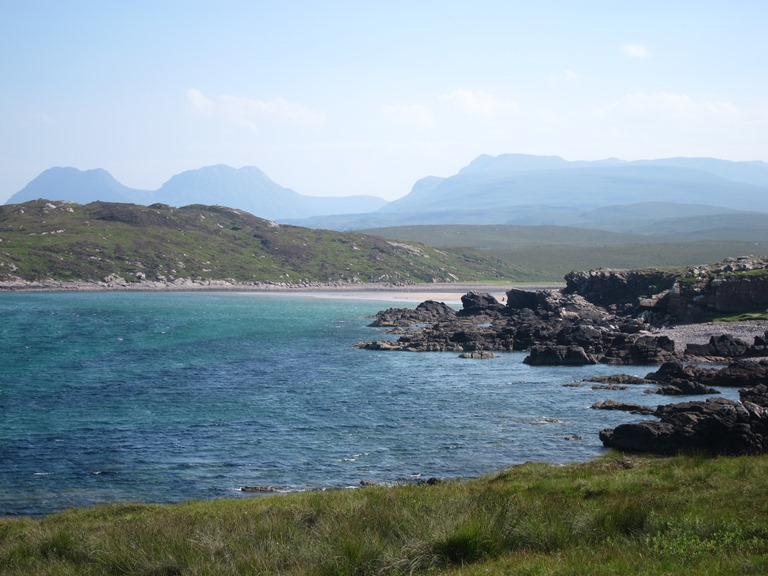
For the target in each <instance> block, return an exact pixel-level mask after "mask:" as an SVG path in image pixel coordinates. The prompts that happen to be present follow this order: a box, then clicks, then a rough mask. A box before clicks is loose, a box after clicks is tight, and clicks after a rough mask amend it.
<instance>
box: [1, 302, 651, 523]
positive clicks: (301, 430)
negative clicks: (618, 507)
mask: <svg viewBox="0 0 768 576" xmlns="http://www.w3.org/2000/svg"><path fill="white" fill-rule="evenodd" d="M391 305H392V303H390V302H375V301H366V300H340V299H323V298H316V297H295V296H292V297H287V296H278V295H274V294H235V293H222V294H215V293H128V294H125V293H61V294H56V293H47V294H0V515H12V514H33V515H37V514H45V513H49V512H52V511H56V510H60V509H63V508H67V507H72V506H84V505H91V504H95V503H99V502H114V501H137V500H138V501H147V502H174V501H180V500H187V499H200V498H218V497H232V496H234V497H238V496H241V495H242V492H240V490H239V489H240V487H241V486H247V485H269V486H276V487H279V488H280V489H281V490H286V491H289V490H306V489H317V488H329V487H345V486H354V485H358V484H359V482H360V481H361V480H371V481H375V482H388V483H395V482H408V481H413V480H414V479H416V478H419V477H421V478H427V477H430V476H437V477H457V476H459V477H469V476H477V475H480V474H484V473H488V472H492V471H495V470H498V469H501V468H503V467H506V466H510V465H513V464H517V463H520V462H524V461H527V460H543V461H550V462H569V461H575V460H585V459H588V458H590V457H593V456H595V455H597V454H599V453H600V452H601V451H602V448H601V445H600V442H599V439H598V436H597V433H598V431H599V430H600V429H602V428H604V427H608V426H615V425H617V424H619V423H621V422H625V421H630V420H633V419H637V418H638V417H636V416H632V415H628V414H625V413H617V412H608V411H595V410H591V409H590V408H589V406H590V405H591V404H593V403H594V402H596V401H598V400H604V399H606V398H612V399H615V400H625V401H634V402H640V403H645V404H656V403H658V397H657V396H648V395H645V394H643V392H644V390H645V387H643V386H638V387H631V388H630V389H628V390H627V391H612V392H606V391H594V390H592V389H591V387H590V386H589V385H584V386H581V387H575V388H572V387H564V386H563V384H566V383H570V382H574V381H578V380H580V379H581V378H584V377H586V376H589V375H591V374H607V373H613V372H616V371H617V370H616V369H615V368H610V367H606V366H597V367H585V368H540V367H538V368H536V367H529V366H527V365H525V364H523V363H522V359H523V357H524V355H523V354H505V355H502V356H501V357H500V358H497V359H493V360H487V361H472V360H462V359H459V358H458V357H457V355H456V354H438V353H429V354H413V353H396V352H375V351H367V350H359V349H357V348H355V347H354V344H355V343H356V342H358V341H360V340H371V339H379V338H382V337H385V335H384V332H383V331H381V330H379V329H373V328H368V327H367V324H368V323H369V322H370V318H369V317H368V316H369V315H370V314H372V313H374V312H376V311H377V310H379V309H382V308H385V307H389V306H391ZM623 371H624V372H627V373H632V374H639V375H643V374H645V373H647V372H648V371H650V369H649V368H647V367H641V368H634V369H628V370H623ZM573 435H577V436H581V438H582V439H581V440H567V438H568V437H571V436H573Z"/></svg>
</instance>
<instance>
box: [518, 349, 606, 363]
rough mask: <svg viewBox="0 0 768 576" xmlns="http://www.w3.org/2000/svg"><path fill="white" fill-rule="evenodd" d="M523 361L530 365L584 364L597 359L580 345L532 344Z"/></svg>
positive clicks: (594, 361) (595, 361)
mask: <svg viewBox="0 0 768 576" xmlns="http://www.w3.org/2000/svg"><path fill="white" fill-rule="evenodd" d="M523 362H524V363H525V364H530V365H531V366H585V365H587V364H597V360H595V358H594V357H593V356H591V355H590V354H587V352H585V351H584V348H582V347H581V346H534V347H533V348H531V353H530V355H529V356H527V357H526V358H525V359H524V360H523Z"/></svg>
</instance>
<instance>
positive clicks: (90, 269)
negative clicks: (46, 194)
mask: <svg viewBox="0 0 768 576" xmlns="http://www.w3.org/2000/svg"><path fill="white" fill-rule="evenodd" d="M522 273H523V271H521V270H519V269H517V268H516V267H515V266H513V265H510V264H508V263H506V262H504V261H503V260H500V259H498V258H494V257H492V256H489V255H487V254H481V253H479V252H477V251H474V250H456V251H454V250H451V251H448V250H439V249H435V248H429V247H426V246H422V245H419V244H417V243H410V242H401V241H394V240H387V239H382V238H377V237H373V236H369V235H364V234H359V233H339V232H330V231H322V230H311V229H308V228H299V227H295V226H283V225H279V224H277V223H275V222H273V221H270V220H264V219H262V218H257V217H255V216H253V215H251V214H248V213H247V212H244V211H242V210H236V209H232V208H224V207H220V206H203V205H191V206H186V207H183V208H172V207H170V206H168V205H164V204H153V205H151V206H137V205H133V204H120V203H108V202H93V203H90V204H86V205H82V204H75V203H71V202H60V201H48V200H35V201H31V202H26V203H23V204H13V205H6V206H1V207H0V281H8V282H10V281H18V280H21V281H40V280H47V279H53V280H57V281H85V282H101V281H103V280H104V278H107V277H110V276H112V277H119V278H122V279H124V280H125V281H127V282H129V283H131V282H137V283H138V282H141V281H161V282H172V281H175V280H178V279H190V280H223V279H226V280H234V281H237V282H284V283H293V284H297V283H304V282H322V283H337V282H339V283H360V282H384V283H416V282H456V281H475V280H489V279H505V280H511V279H514V278H516V277H519V276H520V275H521V274H522Z"/></svg>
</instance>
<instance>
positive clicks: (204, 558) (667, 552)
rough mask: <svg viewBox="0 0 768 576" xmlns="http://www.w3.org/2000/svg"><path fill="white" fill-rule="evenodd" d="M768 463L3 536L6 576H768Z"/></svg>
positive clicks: (373, 495)
mask: <svg viewBox="0 0 768 576" xmlns="http://www.w3.org/2000/svg"><path fill="white" fill-rule="evenodd" d="M767 488H768V457H742V458H717V459H708V458H703V457H676V458H669V459H657V458H649V457H642V458H641V457H625V456H619V455H613V456H610V457H606V458H602V459H598V460H595V461H593V462H589V463H586V464H579V465H572V466H550V465H544V464H526V465H523V466H518V467H515V468H513V469H510V470H508V471H505V472H503V473H500V474H498V475H495V476H493V477H488V478H483V479H479V480H474V481H470V482H459V481H456V482H448V483H445V484H438V485H433V486H427V485H420V486H415V485H414V486H401V487H396V488H383V487H382V488H378V487H374V488H364V489H359V490H349V491H331V492H311V493H303V494H294V495H289V496H274V497H255V498H251V499H240V500H222V501H209V502H190V503H186V504H181V505H174V506H156V505H142V504H119V505H110V506H102V507H96V508H92V509H82V510H72V511H67V512H64V513H61V514H56V515H52V516H50V517H47V518H44V519H39V520H32V519H20V520H19V519H5V520H0V573H2V574H56V575H66V574H145V575H174V574H284V575H290V574H312V575H331V574H339V575H343V574H349V575H352V574H357V575H365V574H451V575H462V576H463V575H479V574H504V573H507V574H547V575H550V574H552V575H554V574H697V575H699V574H765V573H768V498H766V497H765V494H766V489H767Z"/></svg>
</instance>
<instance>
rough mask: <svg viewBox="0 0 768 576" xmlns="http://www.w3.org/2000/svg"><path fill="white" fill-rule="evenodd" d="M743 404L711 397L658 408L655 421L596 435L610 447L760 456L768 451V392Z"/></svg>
mask: <svg viewBox="0 0 768 576" xmlns="http://www.w3.org/2000/svg"><path fill="white" fill-rule="evenodd" d="M741 392H742V402H741V403H740V404H739V403H736V402H732V401H730V400H726V399H723V398H709V399H707V400H705V401H703V402H683V403H681V404H670V405H667V406H659V407H658V408H657V409H656V412H655V414H656V416H658V417H659V418H660V420H659V421H645V422H638V423H632V424H622V425H620V426H617V427H616V428H613V429H610V428H608V429H605V430H603V431H602V432H600V440H602V442H603V445H604V446H606V447H609V448H616V449H618V450H624V451H630V452H652V453H655V454H676V453H679V452H703V453H707V454H713V455H718V454H723V455H726V454H727V455H737V454H762V453H765V452H766V451H767V450H768V408H766V406H768V388H766V387H765V386H762V387H755V388H753V389H752V391H751V394H752V395H751V396H750V395H749V394H746V393H744V392H746V391H741Z"/></svg>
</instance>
